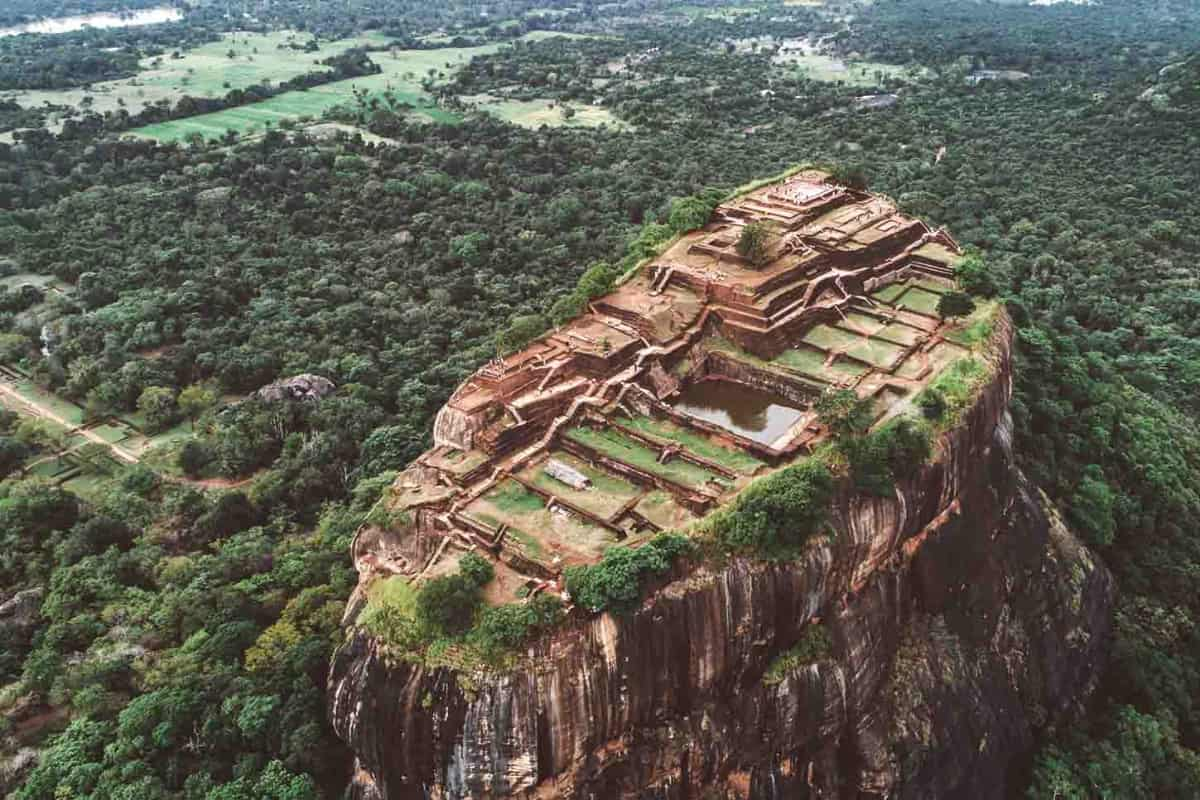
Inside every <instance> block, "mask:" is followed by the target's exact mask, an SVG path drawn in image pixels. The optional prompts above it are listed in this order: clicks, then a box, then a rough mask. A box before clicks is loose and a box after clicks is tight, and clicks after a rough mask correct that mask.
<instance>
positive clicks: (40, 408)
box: [0, 381, 255, 489]
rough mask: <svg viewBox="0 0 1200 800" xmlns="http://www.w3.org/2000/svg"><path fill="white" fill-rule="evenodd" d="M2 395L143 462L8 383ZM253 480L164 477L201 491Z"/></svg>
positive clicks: (125, 457) (127, 459) (128, 460)
mask: <svg viewBox="0 0 1200 800" xmlns="http://www.w3.org/2000/svg"><path fill="white" fill-rule="evenodd" d="M0 394H3V395H6V396H8V397H11V398H12V399H13V400H15V401H16V402H17V403H18V404H20V405H21V406H22V407H23V408H26V409H28V410H29V412H30V413H31V415H32V416H35V417H41V418H43V419H48V420H50V421H51V422H56V423H58V424H59V425H61V426H63V427H64V428H66V429H67V433H69V434H76V433H77V434H79V435H80V436H82V437H84V438H85V439H87V440H88V441H90V442H96V443H97V444H102V445H104V446H105V447H107V448H108V449H109V450H110V451H111V452H112V453H113V455H115V456H116V457H117V458H120V459H121V460H122V461H124V462H126V463H128V464H137V463H139V462H140V461H141V457H140V456H139V455H137V454H135V453H134V452H133V451H131V450H128V449H126V448H124V447H121V446H120V445H119V444H114V443H113V442H108V441H105V440H104V438H103V437H102V436H100V435H99V434H97V433H93V432H92V431H89V430H87V429H86V428H84V427H82V426H80V425H76V424H75V423H73V422H70V421H69V420H66V419H63V418H62V417H61V416H59V415H58V414H56V413H55V412H54V411H53V410H52V409H50V408H47V407H46V406H44V405H42V404H41V403H38V402H36V401H35V400H31V399H29V398H28V397H26V396H25V395H23V394H21V393H20V392H18V391H17V390H16V389H14V388H12V387H11V386H9V385H8V384H6V383H4V382H2V381H0ZM79 447H82V445H75V446H74V447H71V448H67V449H65V450H63V451H62V452H61V453H57V454H54V455H48V456H46V457H45V458H42V459H39V460H38V461H37V462H34V463H35V464H36V463H41V462H42V461H45V460H47V459H51V458H59V457H61V456H64V455H66V454H67V453H70V452H71V451H73V450H77V449H78V448H79ZM30 466H33V465H32V464H31V465H30ZM254 477H255V476H254V475H250V476H249V477H246V478H241V479H240V480H233V479H230V478H187V477H184V476H182V475H163V476H162V478H163V480H166V481H170V482H171V483H181V484H187V485H189V486H199V487H200V488H201V489H236V488H237V487H239V486H245V485H246V484H248V483H250V482H251V481H252V480H254Z"/></svg>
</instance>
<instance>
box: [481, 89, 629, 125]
mask: <svg viewBox="0 0 1200 800" xmlns="http://www.w3.org/2000/svg"><path fill="white" fill-rule="evenodd" d="M459 99H460V100H462V101H463V102H464V103H468V104H472V105H474V106H475V107H476V108H478V109H479V110H480V111H486V112H487V113H489V114H494V115H495V116H497V117H499V118H500V119H502V120H504V121H505V122H511V123H512V124H514V125H520V126H521V127H524V128H540V127H541V126H543V125H547V126H549V127H551V128H559V127H572V128H596V127H599V126H601V125H609V126H612V127H615V128H619V127H624V123H622V122H621V121H620V120H618V119H617V118H616V117H614V116H613V115H612V112H610V111H609V110H608V109H607V108H602V107H601V106H593V105H584V104H581V103H568V104H566V105H565V106H563V105H561V104H559V103H556V102H554V101H553V100H541V99H539V100H511V99H506V98H502V97H493V96H492V95H490V94H476V95H469V96H463V97H461V98H459ZM566 109H570V110H569V111H568V110H566Z"/></svg>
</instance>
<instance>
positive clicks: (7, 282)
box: [0, 272, 58, 289]
mask: <svg viewBox="0 0 1200 800" xmlns="http://www.w3.org/2000/svg"><path fill="white" fill-rule="evenodd" d="M57 280H58V278H56V277H55V276H53V275H39V274H38V273H36V272H19V273H17V274H16V275H7V276H5V277H3V278H0V289H14V288H16V287H18V286H25V285H29V286H37V287H39V288H45V287H47V286H49V285H50V284H52V283H54V282H55V281H57Z"/></svg>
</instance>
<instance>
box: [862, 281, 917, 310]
mask: <svg viewBox="0 0 1200 800" xmlns="http://www.w3.org/2000/svg"><path fill="white" fill-rule="evenodd" d="M907 289H908V285H907V284H904V283H889V284H888V285H887V286H885V287H883V288H882V289H880V290H879V291H877V292H875V293H874V294H872V295H871V297H873V298H874V299H876V300H880V301H882V302H884V303H887V304H888V305H892V304H894V303H895V302H896V300H897V299H899V297H900V295H902V294H904V292H905V291H906V290H907Z"/></svg>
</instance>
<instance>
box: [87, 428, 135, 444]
mask: <svg viewBox="0 0 1200 800" xmlns="http://www.w3.org/2000/svg"><path fill="white" fill-rule="evenodd" d="M88 431H89V432H90V433H94V434H95V435H97V436H99V437H100V438H101V439H103V440H104V441H106V442H108V443H109V444H116V443H117V442H123V441H125V440H126V439H128V438H129V429H128V428H126V427H123V426H119V425H108V424H104V425H97V426H95V427H94V428H89V429H88Z"/></svg>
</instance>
